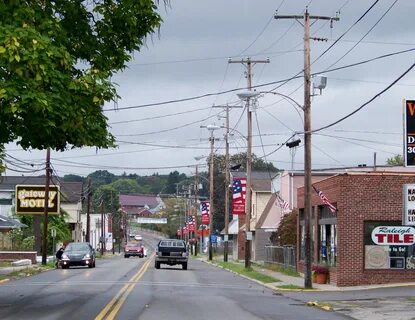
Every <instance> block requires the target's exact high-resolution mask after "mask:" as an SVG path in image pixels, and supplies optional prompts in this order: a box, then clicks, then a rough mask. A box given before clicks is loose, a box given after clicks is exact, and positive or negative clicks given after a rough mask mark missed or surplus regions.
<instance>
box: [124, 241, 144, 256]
mask: <svg viewBox="0 0 415 320" xmlns="http://www.w3.org/2000/svg"><path fill="white" fill-rule="evenodd" d="M129 257H140V258H142V257H144V246H143V244H142V243H141V242H139V241H129V242H127V244H126V245H125V247H124V258H129Z"/></svg>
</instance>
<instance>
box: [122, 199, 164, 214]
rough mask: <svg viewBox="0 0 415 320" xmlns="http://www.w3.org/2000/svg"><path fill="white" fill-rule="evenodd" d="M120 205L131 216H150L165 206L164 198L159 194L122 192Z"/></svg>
mask: <svg viewBox="0 0 415 320" xmlns="http://www.w3.org/2000/svg"><path fill="white" fill-rule="evenodd" d="M119 200H120V206H121V208H122V210H123V211H124V212H125V213H126V214H127V216H128V217H130V218H137V217H150V216H152V215H153V214H154V213H156V212H159V211H160V210H162V209H163V208H165V204H164V202H163V200H162V199H161V198H160V197H159V196H157V195H149V194H120V198H119Z"/></svg>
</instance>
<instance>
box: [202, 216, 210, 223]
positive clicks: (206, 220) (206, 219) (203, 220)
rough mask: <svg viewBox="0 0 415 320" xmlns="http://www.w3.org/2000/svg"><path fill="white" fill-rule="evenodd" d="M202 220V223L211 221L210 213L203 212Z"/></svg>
mask: <svg viewBox="0 0 415 320" xmlns="http://www.w3.org/2000/svg"><path fill="white" fill-rule="evenodd" d="M201 222H202V224H206V225H208V224H209V223H210V217H209V215H208V214H202V219H201Z"/></svg>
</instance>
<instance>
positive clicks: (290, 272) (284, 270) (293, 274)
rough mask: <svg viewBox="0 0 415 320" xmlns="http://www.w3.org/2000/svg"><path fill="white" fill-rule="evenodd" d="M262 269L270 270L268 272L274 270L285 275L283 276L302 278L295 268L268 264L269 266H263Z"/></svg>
mask: <svg viewBox="0 0 415 320" xmlns="http://www.w3.org/2000/svg"><path fill="white" fill-rule="evenodd" d="M261 267H263V268H265V269H268V270H272V271H276V272H280V273H283V274H285V275H287V276H291V277H300V274H299V273H298V272H297V271H295V269H294V268H284V267H281V266H279V265H277V264H275V265H270V264H267V265H265V266H261Z"/></svg>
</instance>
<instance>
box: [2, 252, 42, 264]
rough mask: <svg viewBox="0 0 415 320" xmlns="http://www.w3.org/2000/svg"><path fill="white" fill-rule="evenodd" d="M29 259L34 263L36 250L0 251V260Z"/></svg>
mask: <svg viewBox="0 0 415 320" xmlns="http://www.w3.org/2000/svg"><path fill="white" fill-rule="evenodd" d="M20 259H29V260H31V261H32V264H36V251H0V260H8V261H15V260H20Z"/></svg>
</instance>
